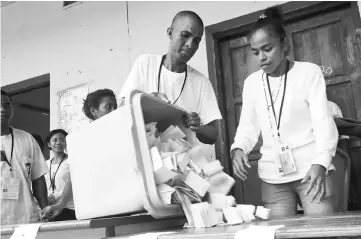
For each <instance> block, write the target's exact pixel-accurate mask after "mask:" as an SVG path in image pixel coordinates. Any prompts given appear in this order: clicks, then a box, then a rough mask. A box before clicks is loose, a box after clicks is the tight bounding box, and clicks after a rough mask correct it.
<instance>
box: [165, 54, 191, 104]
mask: <svg viewBox="0 0 361 239" xmlns="http://www.w3.org/2000/svg"><path fill="white" fill-rule="evenodd" d="M165 57H166V55H164V56H163V57H162V61H161V62H160V66H159V72H158V93H159V88H160V73H161V72H162V66H163V63H164V60H165ZM187 75H188V73H187V67H186V72H185V76H184V81H183V86H182V89H181V92H180V93H179V95H178V97H177V99H176V100H175V101H174V102H173V105H174V104H175V103H176V102H177V101H178V99H179V97H180V96H181V95H182V93H183V90H184V86H185V85H186V81H187Z"/></svg>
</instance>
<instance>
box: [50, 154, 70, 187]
mask: <svg viewBox="0 0 361 239" xmlns="http://www.w3.org/2000/svg"><path fill="white" fill-rule="evenodd" d="M65 156H66V154H64V156H63V158H62V159H61V161H60V163H59V165H58V168H57V169H56V171H55V173H54V176H53V178H51V164H52V161H53V159H54V158H53V159H52V160H51V161H50V170H49V178H50V186H51V189H52V190H53V193H54V191H55V188H56V187H55V176H56V174H57V173H58V170H59V168H60V165H61V164H62V163H63V161H64V159H65Z"/></svg>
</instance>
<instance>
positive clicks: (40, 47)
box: [1, 2, 280, 128]
mask: <svg viewBox="0 0 361 239" xmlns="http://www.w3.org/2000/svg"><path fill="white" fill-rule="evenodd" d="M276 3H280V2H128V6H129V9H128V12H129V24H128V22H127V6H126V2H84V3H82V4H79V5H77V6H74V7H72V8H69V9H67V10H62V8H61V6H62V2H15V3H13V4H9V5H7V6H5V7H3V8H1V27H2V29H1V40H2V42H1V47H2V49H1V50H2V52H1V57H2V61H1V68H2V71H1V81H2V82H1V85H8V84H11V83H15V82H19V81H22V80H25V79H28V78H31V77H35V76H38V75H42V74H46V73H50V80H51V100H50V109H51V124H50V125H51V128H55V127H57V102H56V94H57V92H59V91H61V90H64V89H66V88H69V87H73V86H76V85H79V84H82V83H89V84H90V90H91V91H93V90H95V89H98V88H111V89H113V90H114V91H115V92H119V91H120V89H121V87H122V85H123V83H124V81H125V79H126V77H127V74H128V72H129V69H130V66H131V65H132V64H133V62H134V60H135V59H136V58H137V57H138V56H139V55H140V54H142V53H157V54H161V53H165V52H166V50H167V46H168V38H167V35H166V29H167V27H169V25H170V23H171V21H172V18H173V16H174V15H175V14H176V13H177V12H179V11H181V10H186V9H188V10H193V11H195V12H197V13H198V14H199V15H200V16H201V17H202V19H203V20H204V24H205V25H206V26H207V25H210V24H215V23H218V22H221V21H225V20H228V19H231V18H235V17H238V16H241V15H244V14H247V13H250V12H253V11H257V10H259V9H263V8H266V7H268V6H270V5H274V4H276ZM128 27H129V34H128ZM111 49H112V50H111ZM190 64H191V65H192V66H194V67H195V68H197V69H198V70H199V71H201V72H202V73H203V74H205V75H208V69H207V56H206V49H205V39H203V40H202V43H201V46H200V48H199V50H198V52H197V53H196V55H195V56H194V58H193V59H192V60H191V62H190Z"/></svg>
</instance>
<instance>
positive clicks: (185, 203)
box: [176, 189, 194, 227]
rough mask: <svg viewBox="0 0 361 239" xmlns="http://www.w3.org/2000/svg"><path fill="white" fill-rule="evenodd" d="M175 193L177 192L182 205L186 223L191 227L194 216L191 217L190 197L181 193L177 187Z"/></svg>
mask: <svg viewBox="0 0 361 239" xmlns="http://www.w3.org/2000/svg"><path fill="white" fill-rule="evenodd" d="M176 193H177V196H178V198H179V200H180V201H181V205H182V208H183V211H184V214H185V215H186V218H187V222H188V225H189V226H191V227H193V226H194V218H193V215H192V210H191V205H192V203H191V201H190V199H189V198H188V196H187V195H184V194H183V193H182V191H180V190H179V189H176Z"/></svg>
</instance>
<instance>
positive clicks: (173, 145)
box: [167, 139, 188, 153]
mask: <svg viewBox="0 0 361 239" xmlns="http://www.w3.org/2000/svg"><path fill="white" fill-rule="evenodd" d="M167 144H168V146H169V149H170V150H171V152H178V153H183V152H186V151H187V150H188V147H186V146H183V145H180V144H178V143H177V142H175V141H173V140H172V139H168V141H167Z"/></svg>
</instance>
